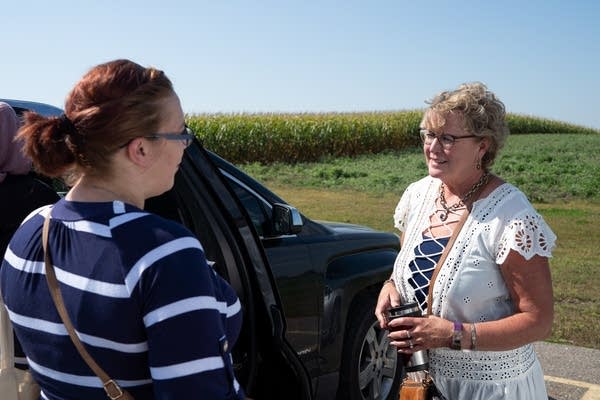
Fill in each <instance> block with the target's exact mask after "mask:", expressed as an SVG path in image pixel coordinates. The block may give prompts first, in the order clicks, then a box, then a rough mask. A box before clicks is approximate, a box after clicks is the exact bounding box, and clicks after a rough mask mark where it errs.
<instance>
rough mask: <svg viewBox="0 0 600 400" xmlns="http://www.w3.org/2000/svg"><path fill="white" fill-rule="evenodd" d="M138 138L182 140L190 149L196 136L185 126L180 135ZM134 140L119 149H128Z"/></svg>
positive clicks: (163, 134) (169, 134)
mask: <svg viewBox="0 0 600 400" xmlns="http://www.w3.org/2000/svg"><path fill="white" fill-rule="evenodd" d="M138 137H143V138H145V139H165V140H181V141H182V142H183V145H184V146H185V147H188V146H189V145H190V144H192V142H193V141H194V137H196V134H195V133H194V131H193V130H192V128H190V127H189V126H187V125H185V126H184V127H183V130H182V131H181V132H178V133H153V134H151V135H144V136H138ZM133 139H136V138H131V139H129V140H128V141H127V143H124V144H122V145H121V146H119V148H120V149H122V148H123V147H127V145H128V144H129V143H131V141H132V140H133Z"/></svg>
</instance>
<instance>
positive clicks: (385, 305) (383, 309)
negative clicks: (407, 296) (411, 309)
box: [375, 280, 400, 329]
mask: <svg viewBox="0 0 600 400" xmlns="http://www.w3.org/2000/svg"><path fill="white" fill-rule="evenodd" d="M399 305H400V294H399V293H398V291H397V290H396V285H395V283H394V281H392V280H388V281H386V283H385V284H384V285H383V287H382V288H381V291H380V292H379V297H378V299H377V306H376V307H375V317H377V320H378V321H379V326H380V327H381V329H386V328H387V322H388V321H387V310H389V309H390V308H392V307H398V306H399Z"/></svg>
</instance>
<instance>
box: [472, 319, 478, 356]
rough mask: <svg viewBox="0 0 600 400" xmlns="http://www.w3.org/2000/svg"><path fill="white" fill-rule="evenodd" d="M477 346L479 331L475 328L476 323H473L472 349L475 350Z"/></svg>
mask: <svg viewBox="0 0 600 400" xmlns="http://www.w3.org/2000/svg"><path fill="white" fill-rule="evenodd" d="M476 347H477V331H476V330H475V323H474V322H473V323H472V324H471V350H475V348H476Z"/></svg>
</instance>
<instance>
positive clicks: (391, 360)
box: [358, 322, 398, 400]
mask: <svg viewBox="0 0 600 400" xmlns="http://www.w3.org/2000/svg"><path fill="white" fill-rule="evenodd" d="M397 363H398V352H397V351H396V348H395V347H393V346H390V340H389V338H388V331H386V330H384V329H381V328H380V327H379V323H378V322H375V323H373V325H371V327H370V328H369V330H368V331H367V333H366V335H365V338H364V340H363V345H362V349H361V352H360V359H359V363H358V384H359V388H360V392H361V394H362V398H363V399H365V400H366V399H369V400H371V399H373V400H380V399H386V398H387V397H388V395H389V393H390V390H391V389H392V386H393V384H394V378H395V376H396V368H397Z"/></svg>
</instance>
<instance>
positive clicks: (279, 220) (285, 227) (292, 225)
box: [273, 203, 302, 235]
mask: <svg viewBox="0 0 600 400" xmlns="http://www.w3.org/2000/svg"><path fill="white" fill-rule="evenodd" d="M301 230H302V216H301V215H300V212H299V211H298V210H297V209H296V208H295V207H292V206H290V205H288V204H282V203H275V204H273V233H274V234H275V235H292V234H295V233H299V232H300V231H301Z"/></svg>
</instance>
